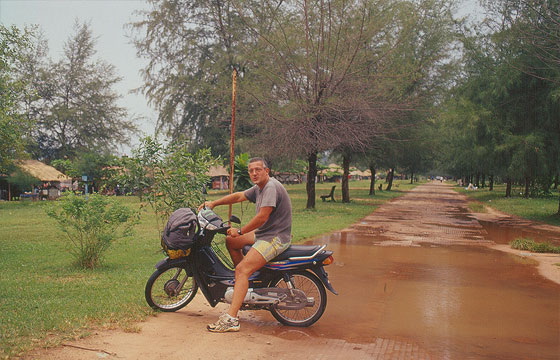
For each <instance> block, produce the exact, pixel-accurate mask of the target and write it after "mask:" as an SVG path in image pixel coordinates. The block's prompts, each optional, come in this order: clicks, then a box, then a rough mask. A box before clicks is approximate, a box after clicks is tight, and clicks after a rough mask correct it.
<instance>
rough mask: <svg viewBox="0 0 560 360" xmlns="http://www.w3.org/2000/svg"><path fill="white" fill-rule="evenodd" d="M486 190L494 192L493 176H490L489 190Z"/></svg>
mask: <svg viewBox="0 0 560 360" xmlns="http://www.w3.org/2000/svg"><path fill="white" fill-rule="evenodd" d="M488 190H489V191H493V190H494V175H490V188H489V189H488Z"/></svg>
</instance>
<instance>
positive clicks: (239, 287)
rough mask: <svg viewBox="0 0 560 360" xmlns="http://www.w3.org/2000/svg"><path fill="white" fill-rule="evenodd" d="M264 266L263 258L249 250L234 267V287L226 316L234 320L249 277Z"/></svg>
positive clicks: (245, 292)
mask: <svg viewBox="0 0 560 360" xmlns="http://www.w3.org/2000/svg"><path fill="white" fill-rule="evenodd" d="M265 265H266V260H265V258H264V257H263V256H262V255H261V254H260V253H259V252H258V251H257V250H255V249H251V250H249V252H248V253H247V255H245V257H244V258H243V260H242V261H241V262H240V263H239V264H238V265H237V266H236V267H235V285H234V286H233V298H232V300H231V305H230V306H229V310H228V314H229V315H230V316H232V317H234V318H236V317H237V312H238V311H239V309H241V305H242V304H243V300H244V299H245V295H246V294H247V290H248V289H249V276H251V274H253V273H254V272H255V271H257V270H259V269H260V268H262V267H263V266H265Z"/></svg>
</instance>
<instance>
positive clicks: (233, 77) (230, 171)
mask: <svg viewBox="0 0 560 360" xmlns="http://www.w3.org/2000/svg"><path fill="white" fill-rule="evenodd" d="M236 82H237V70H236V69H233V75H232V83H233V84H232V87H231V89H232V90H231V99H232V100H231V146H230V152H229V193H230V194H232V193H233V160H234V158H235V149H234V147H235V95H236ZM232 209H233V206H232V204H230V205H229V216H228V223H229V219H230V218H231V215H232ZM230 225H231V223H230Z"/></svg>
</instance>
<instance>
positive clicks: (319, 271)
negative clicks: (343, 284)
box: [311, 266, 338, 295]
mask: <svg viewBox="0 0 560 360" xmlns="http://www.w3.org/2000/svg"><path fill="white" fill-rule="evenodd" d="M311 270H312V271H313V272H314V273H315V275H317V277H318V278H319V279H321V281H322V282H323V285H325V287H326V288H327V289H328V290H329V291H330V292H332V293H333V294H335V295H338V292H337V291H336V290H335V289H334V288H333V286H332V285H331V282H330V281H329V275H328V274H327V272H326V271H325V268H323V267H322V266H317V267H313V268H311Z"/></svg>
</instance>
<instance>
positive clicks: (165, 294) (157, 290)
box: [145, 266, 198, 312]
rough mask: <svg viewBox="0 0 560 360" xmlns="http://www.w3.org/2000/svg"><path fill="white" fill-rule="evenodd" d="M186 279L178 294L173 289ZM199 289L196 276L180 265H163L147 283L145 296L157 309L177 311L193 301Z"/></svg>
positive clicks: (149, 303)
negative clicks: (195, 279) (190, 275)
mask: <svg viewBox="0 0 560 360" xmlns="http://www.w3.org/2000/svg"><path fill="white" fill-rule="evenodd" d="M182 281H184V285H183V287H182V288H181V290H180V291H179V293H178V294H174V293H173V291H174V290H175V289H176V287H177V286H178V285H179V284H180V283H181V282H182ZM197 290H198V285H197V284H196V281H194V278H192V277H189V275H188V273H187V270H186V269H185V268H183V267H179V266H171V267H163V268H161V269H158V270H156V271H155V272H154V273H153V274H152V276H150V278H149V279H148V282H147V283H146V290H145V296H146V301H147V302H148V305H150V306H151V307H152V308H153V309H155V310H161V311H165V312H173V311H177V310H179V309H181V308H183V307H185V306H186V305H187V304H188V303H190V302H191V301H192V299H193V298H194V296H195V295H196V291H197Z"/></svg>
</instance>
